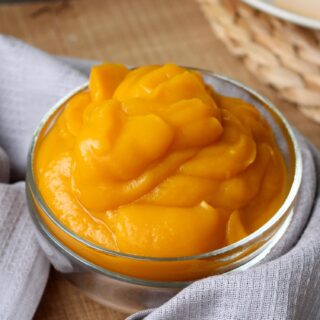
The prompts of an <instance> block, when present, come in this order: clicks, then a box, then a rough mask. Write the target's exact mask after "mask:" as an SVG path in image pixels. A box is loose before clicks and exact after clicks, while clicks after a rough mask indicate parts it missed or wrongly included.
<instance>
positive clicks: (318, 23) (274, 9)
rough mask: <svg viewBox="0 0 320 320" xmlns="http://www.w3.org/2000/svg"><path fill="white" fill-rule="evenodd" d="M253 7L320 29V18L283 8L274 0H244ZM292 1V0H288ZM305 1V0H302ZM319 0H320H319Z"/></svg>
mask: <svg viewBox="0 0 320 320" xmlns="http://www.w3.org/2000/svg"><path fill="white" fill-rule="evenodd" d="M242 1H243V2H245V3H246V4H248V5H249V6H251V7H254V8H256V9H258V10H261V11H263V12H266V13H268V14H271V15H273V16H275V17H278V18H280V19H284V20H287V21H290V22H292V23H295V24H298V25H300V26H303V27H307V28H311V29H317V30H320V19H315V18H309V17H307V16H304V15H300V14H298V13H294V12H292V11H288V10H286V9H282V8H280V7H279V6H277V5H276V4H275V1H274V0H242ZM287 1H290V0H287ZM301 1H303V0H301ZM317 1H319V0H317Z"/></svg>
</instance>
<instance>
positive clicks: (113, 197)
mask: <svg viewBox="0 0 320 320" xmlns="http://www.w3.org/2000/svg"><path fill="white" fill-rule="evenodd" d="M35 169H36V176H37V183H38V186H39V189H40V192H41V194H42V196H43V198H44V200H45V202H46V203H47V205H48V206H49V208H50V209H51V210H52V211H53V213H54V214H55V215H56V217H57V218H58V219H59V220H60V221H61V222H62V223H63V224H64V225H65V226H66V227H67V228H69V229H70V230H72V231H73V232H75V233H76V234H78V235H79V236H81V237H82V238H84V239H86V240H88V241H90V242H93V243H95V244H98V245H100V246H102V247H105V248H107V249H112V250H115V251H120V252H124V253H130V254H135V255H142V256H150V257H178V256H188V255H195V254H200V253H204V252H208V251H211V250H214V249H217V248H220V247H223V246H225V245H228V244H231V243H233V242H236V241H238V240H240V239H242V238H244V237H245V236H247V235H248V234H250V233H252V232H253V231H255V230H256V229H257V228H259V227H260V226H262V225H263V224H264V223H265V222H266V221H267V220H269V219H270V218H271V217H272V215H273V214H274V213H275V212H276V210H277V209H278V208H279V207H280V205H281V203H282V202H283V200H284V198H285V196H286V192H287V175H286V167H285V164H284V160H283V158H282V156H281V154H280V151H279V147H278V145H277V143H276V141H275V137H274V135H273V133H272V130H271V128H270V127H269V125H268V123H267V122H266V121H265V120H264V119H263V118H262V116H261V114H260V113H259V112H258V111H257V110H256V109H255V108H254V107H253V106H251V105H249V104H248V103H246V102H244V101H242V100H240V99H235V98H231V97H224V96H220V95H218V94H217V93H215V92H214V88H213V89H212V88H209V87H208V86H206V85H205V83H204V81H203V79H202V77H201V76H200V75H199V74H198V73H196V72H194V71H190V70H187V69H184V68H181V67H178V66H176V65H174V64H166V65H163V66H158V65H149V66H144V67H140V68H137V69H135V70H132V71H129V70H128V69H127V68H126V67H125V66H123V65H120V64H103V65H100V66H97V67H94V68H93V69H92V71H91V75H90V81H89V90H88V91H85V92H81V93H78V94H77V95H75V96H74V97H73V98H71V99H70V100H69V101H68V102H67V104H66V106H65V108H64V110H63V112H62V113H61V114H60V116H59V118H58V119H57V121H56V122H55V124H54V125H53V126H52V128H51V129H50V131H49V132H48V133H47V134H46V136H45V137H44V138H43V140H42V141H41V142H40V145H39V147H38V149H37V152H36V156H35Z"/></svg>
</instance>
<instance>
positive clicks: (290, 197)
mask: <svg viewBox="0 0 320 320" xmlns="http://www.w3.org/2000/svg"><path fill="white" fill-rule="evenodd" d="M186 68H188V69H189V70H193V71H197V72H200V73H201V74H202V75H204V76H209V77H213V78H216V79H218V80H221V81H225V82H227V83H228V84H231V85H233V86H236V87H239V88H240V89H242V90H244V91H245V92H247V93H249V94H250V95H251V96H252V97H253V98H254V99H255V100H257V101H259V102H260V103H262V106H263V108H265V109H266V110H267V111H268V112H269V113H270V111H269V110H268V109H270V110H271V112H272V113H273V114H274V115H275V116H276V117H277V118H278V119H279V120H280V122H281V124H282V125H283V126H284V129H285V131H286V133H287V135H288V138H289V141H290V142H291V144H292V150H293V155H294V160H295V161H294V163H295V166H294V171H293V180H292V184H291V187H290V189H289V192H288V194H287V197H286V198H285V200H284V202H283V204H282V206H281V207H280V208H279V209H278V210H277V212H276V213H275V214H274V215H273V216H272V218H271V219H269V220H268V221H267V222H266V223H265V224H264V225H262V226H261V227H260V228H259V229H257V230H255V231H254V232H253V233H251V234H249V235H248V236H247V237H245V238H243V239H241V240H239V241H237V242H235V243H232V244H230V245H227V246H224V247H222V248H219V249H216V250H212V251H208V252H204V253H201V254H196V255H190V256H179V257H149V256H140V255H135V254H129V253H122V252H118V251H113V250H110V249H107V248H104V247H102V246H99V245H97V244H94V243H92V242H90V241H88V240H86V239H84V238H82V237H80V236H78V235H77V234H76V233H75V232H73V231H72V230H70V229H69V228H67V227H66V226H64V225H63V224H62V223H61V222H60V221H59V220H58V219H57V218H56V217H55V215H54V214H53V212H52V211H51V210H50V209H49V207H48V206H47V205H46V203H45V201H44V199H43V198H42V196H41V194H40V191H39V190H38V188H37V184H36V179H35V174H34V166H33V163H34V162H33V159H34V151H35V148H36V145H37V142H38V139H39V136H40V134H41V133H42V130H43V129H44V128H45V126H46V124H47V123H48V121H49V120H50V119H51V118H52V117H53V116H54V115H55V114H56V113H57V112H58V111H59V109H60V108H62V107H63V105H64V104H65V103H66V102H67V101H68V100H69V99H70V98H71V97H73V96H74V95H75V94H77V93H79V92H81V91H83V90H85V89H86V88H87V87H88V81H86V82H85V83H84V84H82V85H80V86H78V87H77V88H75V89H74V90H72V91H70V92H69V93H68V94H66V95H65V96H64V97H62V98H61V99H59V100H58V101H57V103H55V104H54V106H53V107H52V108H50V110H49V111H48V112H47V113H46V114H45V116H44V117H43V118H42V120H41V121H40V124H39V126H38V127H37V129H36V130H35V132H34V134H33V136H32V140H31V145H30V148H29V152H28V162H27V184H28V186H29V188H30V189H31V192H32V194H33V196H34V197H35V199H36V201H37V204H38V205H39V207H40V208H41V209H42V210H43V211H44V212H45V214H46V215H47V217H48V218H49V219H50V220H51V221H52V222H53V223H54V224H55V225H56V226H57V227H58V228H60V229H61V230H62V231H63V232H65V233H66V234H67V235H68V236H71V237H72V238H73V239H75V240H77V241H79V242H80V243H82V244H83V245H85V246H87V247H89V248H91V249H94V250H96V251H98V252H101V253H105V254H108V255H111V256H114V257H121V258H127V259H133V260H141V261H152V262H175V261H188V260H197V259H206V258H212V257H215V256H219V255H223V254H225V253H228V252H232V251H233V250H235V249H238V248H239V247H242V246H244V245H248V244H250V243H252V242H254V241H255V240H256V238H258V237H259V236H261V235H262V234H264V233H265V232H266V231H268V230H269V229H271V228H272V227H273V226H274V225H275V224H276V223H277V222H278V221H279V220H281V218H282V217H283V216H284V215H285V213H286V212H287V211H288V210H289V209H290V207H291V205H292V203H293V201H294V199H295V198H296V196H297V193H298V191H299V187H300V184H301V180H302V157H301V151H300V147H299V145H298V142H297V139H296V137H295V134H294V131H293V129H292V128H291V126H290V124H289V123H288V121H287V120H286V118H285V117H284V116H283V114H282V113H281V112H280V111H279V110H278V109H277V108H276V107H275V105H274V104H273V103H272V102H271V101H270V100H269V99H267V98H265V97H264V96H263V95H261V94H259V93H258V92H257V91H255V90H254V89H252V88H250V87H248V86H246V85H244V84H242V83H241V82H239V81H237V80H234V79H231V78H229V77H226V76H224V75H220V74H217V73H214V72H211V71H208V70H205V69H200V68H193V67H186ZM94 265H95V264H94Z"/></svg>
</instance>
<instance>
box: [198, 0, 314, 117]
mask: <svg viewBox="0 0 320 320" xmlns="http://www.w3.org/2000/svg"><path fill="white" fill-rule="evenodd" d="M197 1H198V2H199V4H200V7H201V9H202V11H203V12H204V14H205V16H206V18H207V19H208V20H209V22H210V25H211V27H212V29H213V31H214V32H215V34H216V35H217V37H218V38H219V39H220V40H222V41H223V42H224V44H225V45H226V46H227V48H228V50H229V51H230V52H231V53H232V54H234V55H235V56H237V57H239V58H240V59H242V61H243V63H244V64H245V66H246V67H247V68H248V69H249V70H250V71H251V72H252V73H253V74H254V75H255V76H256V77H257V78H258V79H259V80H261V81H262V82H264V83H266V84H268V85H270V86H272V87H273V88H274V89H275V90H276V91H277V92H278V93H279V95H280V97H282V98H283V99H285V100H287V101H289V102H292V103H294V104H296V105H297V106H298V108H299V110H301V112H303V113H304V114H305V115H306V116H308V117H309V118H311V119H313V120H315V121H317V122H318V123H320V31H317V30H311V29H306V28H302V27H299V26H296V25H294V24H292V23H289V22H286V21H283V20H280V19H278V18H275V17H272V16H270V15H268V14H265V13H263V12H260V11H258V10H255V9H253V8H251V7H249V6H247V5H245V4H244V3H242V2H240V1H238V0H197Z"/></svg>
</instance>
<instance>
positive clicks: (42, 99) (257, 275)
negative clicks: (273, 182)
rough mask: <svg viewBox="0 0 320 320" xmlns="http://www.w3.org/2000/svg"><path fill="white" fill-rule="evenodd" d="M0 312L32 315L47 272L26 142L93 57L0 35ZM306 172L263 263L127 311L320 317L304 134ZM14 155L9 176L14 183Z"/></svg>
mask: <svg viewBox="0 0 320 320" xmlns="http://www.w3.org/2000/svg"><path fill="white" fill-rule="evenodd" d="M0 58H1V60H0V61H1V65H0V146H1V147H2V149H0V182H1V183H0V319H1V320H2V319H4V320H6V319H10V320H11V319H19V320H24V319H30V318H31V317H32V315H33V313H34V310H35V308H36V306H37V304H38V302H39V299H40V297H41V294H42V291H43V288H44V286H45V283H46V279H47V275H48V263H47V261H46V259H45V258H44V256H43V255H42V253H41V252H40V250H39V247H38V245H37V244H36V241H35V237H34V233H33V230H32V226H31V222H30V219H29V217H28V215H27V212H26V211H27V209H26V200H25V195H24V183H23V182H15V183H13V181H17V180H22V179H23V177H24V173H25V165H26V154H27V148H28V145H29V142H30V139H31V135H32V132H33V130H34V129H35V127H36V125H37V124H38V122H39V120H40V119H41V117H42V116H43V115H44V113H45V112H46V111H47V110H48V109H49V108H50V106H52V105H53V103H54V102H56V101H57V100H58V99H59V98H61V97H62V96H63V95H64V94H65V93H66V92H68V91H69V90H70V89H73V88H74V87H76V86H78V85H79V84H81V83H83V82H84V81H85V79H86V77H87V73H88V68H89V66H90V63H88V62H85V63H83V62H81V61H79V60H68V59H67V60H61V59H56V58H53V57H51V56H49V55H47V54H45V53H43V52H41V51H39V50H37V49H34V48H32V47H30V46H28V45H26V44H24V43H22V42H20V41H18V40H16V39H13V38H9V37H5V36H0ZM299 141H300V146H301V149H302V153H303V162H304V173H303V183H302V188H301V193H300V197H299V202H298V203H297V207H296V210H295V216H294V219H293V221H292V223H291V224H290V226H289V229H288V230H287V232H286V234H285V235H284V236H283V237H282V239H281V240H280V241H279V243H278V244H277V245H276V247H275V248H274V249H273V250H272V252H271V253H270V254H269V255H268V257H267V258H266V259H265V260H264V261H263V262H262V263H261V264H260V265H258V266H256V267H253V268H251V269H249V270H246V271H243V272H238V273H235V274H229V275H220V276H215V277H209V278H207V279H204V280H201V281H197V282H195V283H194V284H192V285H191V286H189V287H188V288H186V289H184V290H183V291H181V292H180V293H179V294H178V295H177V296H176V297H174V298H173V299H171V300H170V301H168V302H167V303H165V304H164V305H163V306H161V307H159V308H157V309H155V310H148V311H143V312H140V313H138V314H136V315H133V316H131V317H129V318H128V319H131V320H137V319H178V320H179V319H183V320H185V319H201V320H203V319H223V320H227V319H254V320H258V319H259V320H260V319H290V320H291V319H297V320H300V319H320V289H319V288H320V232H319V226H320V198H319V189H318V188H319V186H318V184H319V181H320V167H319V166H320V155H319V151H318V150H316V149H314V148H313V147H312V146H310V145H309V144H308V143H306V142H305V141H304V139H303V138H299ZM9 162H10V168H11V169H10V177H11V184H9V183H8V182H9Z"/></svg>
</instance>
